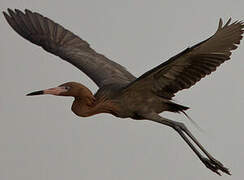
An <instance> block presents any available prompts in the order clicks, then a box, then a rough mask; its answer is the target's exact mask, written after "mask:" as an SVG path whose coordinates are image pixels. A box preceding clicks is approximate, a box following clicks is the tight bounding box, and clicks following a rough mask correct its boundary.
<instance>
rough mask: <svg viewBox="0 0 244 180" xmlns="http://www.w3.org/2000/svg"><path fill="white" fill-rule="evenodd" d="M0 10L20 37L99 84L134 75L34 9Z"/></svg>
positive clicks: (100, 85) (127, 80) (130, 79)
mask: <svg viewBox="0 0 244 180" xmlns="http://www.w3.org/2000/svg"><path fill="white" fill-rule="evenodd" d="M8 13H9V15H8V14H7V13H6V12H3V14H4V16H5V18H6V20H7V22H8V23H9V25H10V26H11V27H12V28H13V29H14V30H15V31H16V32H17V33H18V34H19V35H21V36H22V37H23V38H25V39H27V40H29V41H30V42H32V43H34V44H36V45H38V46H41V47H42V48H43V49H45V50H46V51H48V52H50V53H53V54H55V55H57V56H59V57H61V58H62V59H64V60H66V61H67V62H69V63H71V64H73V65H74V66H76V67H77V68H79V69H80V70H81V71H83V72H84V73H85V74H86V75H88V76H89V77H90V78H91V79H92V80H93V81H94V82H95V83H96V84H97V85H98V86H99V87H102V86H104V85H106V84H110V83H113V82H118V83H123V82H130V81H132V80H134V79H135V77H134V76H133V75H132V74H131V73H129V72H128V71H127V70H126V69H125V68H124V67H123V66H121V65H119V64H117V63H115V62H114V61H111V60H109V59H108V58H106V57H105V56H103V55H102V54H99V53H97V52H95V51H94V50H93V49H92V48H91V47H90V46H89V44H88V43H87V42H86V41H84V40H82V39H81V38H79V37H78V36H76V35H75V34H73V33H72V32H70V31H69V30H67V29H65V28H64V27H62V26H61V25H59V24H57V23H55V22H53V21H52V20H50V19H48V18H47V17H44V16H42V15H40V14H38V13H36V12H31V11H30V10H25V13H23V12H21V11H20V10H17V9H16V10H15V11H12V10H11V9H8Z"/></svg>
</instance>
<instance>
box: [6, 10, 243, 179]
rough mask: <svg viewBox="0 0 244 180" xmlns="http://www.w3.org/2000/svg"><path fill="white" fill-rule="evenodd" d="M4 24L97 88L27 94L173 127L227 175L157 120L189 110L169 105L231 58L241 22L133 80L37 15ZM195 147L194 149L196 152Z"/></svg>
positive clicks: (19, 15)
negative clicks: (71, 99) (70, 99)
mask: <svg viewBox="0 0 244 180" xmlns="http://www.w3.org/2000/svg"><path fill="white" fill-rule="evenodd" d="M3 14H4V16H5V18H6V20H7V22H8V23H9V25H10V26H11V27H12V28H13V29H14V30H15V31H16V32H17V33H18V34H19V35H20V36H22V37H23V38H25V39H27V40H28V41H30V42H32V43H34V44H36V45H38V46H41V47H42V48H43V49H44V50H46V51H48V52H50V53H53V54H55V55H57V56H59V57H60V58H61V59H63V60H65V61H67V62H69V63H71V64H73V65H74V66H75V67H77V68H78V69H80V70H81V71H82V72H84V73H85V74H86V75H87V76H89V77H90V78H91V79H92V80H93V81H94V82H95V83H96V85H97V86H98V87H99V89H98V91H97V92H96V93H95V94H93V93H92V92H91V91H90V90H89V89H88V88H87V87H86V86H84V85H82V84H80V83H77V82H67V83H64V84H61V85H59V86H57V87H55V88H50V89H46V90H41V91H35V92H32V93H29V94H27V95H28V96H33V95H41V94H52V95H56V96H72V97H74V102H73V104H72V108H71V109H72V111H73V112H74V113H75V114H76V115H78V116H81V117H87V116H92V115H95V114H98V113H110V114H113V115H114V116H116V117H120V118H131V119H135V120H150V121H154V122H157V123H161V124H164V125H166V126H169V127H171V128H173V129H174V130H175V131H177V133H178V134H179V135H180V136H181V137H182V138H183V140H184V141H185V142H186V143H187V144H188V145H189V147H190V148H191V149H192V150H193V152H194V153H195V154H196V155H197V157H198V158H199V159H200V160H201V162H202V163H203V164H204V165H205V166H206V167H207V168H209V169H210V170H212V171H213V172H215V173H217V174H219V175H221V171H222V172H223V173H226V174H229V175H231V174H230V171H229V169H227V168H226V167H225V166H224V165H223V164H222V163H221V162H219V161H218V160H216V159H215V158H214V157H213V156H212V155H211V154H210V153H208V152H207V150H206V149H205V148H204V147H203V146H202V145H201V144H200V143H199V142H198V140H197V139H196V138H195V137H194V136H193V135H192V133H191V132H190V131H189V130H188V128H187V127H186V126H185V125H184V124H183V123H181V122H177V121H173V120H170V119H167V118H164V117H162V116H160V115H159V114H160V113H162V112H164V111H170V112H178V113H179V112H182V113H185V111H186V110H187V109H189V107H186V106H183V105H180V104H176V103H175V102H173V101H172V98H173V97H174V96H175V94H176V93H177V92H178V91H180V90H183V89H187V88H190V87H191V86H193V85H194V84H195V83H196V82H198V81H200V80H201V79H202V78H203V77H205V76H206V75H208V74H210V73H211V72H213V71H215V70H216V68H217V67H218V66H220V65H221V64H222V63H223V62H225V61H227V60H229V59H230V56H231V51H232V50H234V49H236V48H237V45H238V44H240V40H241V39H242V34H243V32H244V23H243V22H242V21H235V22H231V18H230V19H229V20H228V21H227V22H226V24H224V25H223V21H222V19H220V20H219V25H218V28H217V31H216V32H215V34H214V35H212V36H211V37H210V38H208V39H207V40H204V41H202V42H200V43H198V44H196V45H194V46H192V47H189V48H186V49H185V50H184V51H182V52H180V53H179V54H177V55H176V56H174V57H172V58H170V59H169V60H168V61H166V62H163V63H162V64H160V65H158V66H157V67H155V68H153V69H151V70H150V71H148V72H146V73H144V74H143V75H142V76H140V77H138V78H136V77H135V76H134V75H133V74H131V73H130V72H128V71H127V70H126V68H125V67H123V66H122V65H120V64H118V63H116V62H114V61H112V60H110V59H108V58H106V57H105V56H104V55H102V54H99V53H97V52H96V51H95V50H93V49H92V48H91V47H90V45H89V44H88V43H87V42H86V41H84V40H83V39H81V38H80V37H78V36H77V35H75V34H74V33H72V32H71V31H69V30H67V29H65V28H64V27H63V26H61V25H59V24H57V23H55V22H54V21H52V20H51V19H49V18H47V17H44V16H42V15H41V14H39V13H37V12H32V11H30V10H27V9H26V10H25V12H22V11H20V10H18V9H15V10H14V11H13V10H11V9H8V12H3ZM196 146H197V147H198V148H199V149H198V148H196Z"/></svg>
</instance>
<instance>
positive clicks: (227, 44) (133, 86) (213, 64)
mask: <svg viewBox="0 0 244 180" xmlns="http://www.w3.org/2000/svg"><path fill="white" fill-rule="evenodd" d="M230 21H231V19H229V20H228V22H227V23H226V24H225V25H224V26H223V23H222V20H221V19H220V21H219V26H218V29H217V31H216V33H215V34H214V35H213V36H212V37H210V38H209V39H207V40H205V41H203V42H201V43H199V44H197V45H195V46H193V47H191V48H187V49H186V50H184V51H182V52H181V53H179V54H178V55H176V56H174V57H172V58H170V59H169V60H168V61H166V62H164V63H162V64H160V65H159V66H157V67H155V68H154V69H152V70H150V71H148V72H146V73H145V74H143V75H142V76H140V77H139V78H137V79H136V80H135V81H133V82H131V83H130V84H129V85H128V86H127V87H126V89H125V91H127V92H131V91H134V92H135V91H137V92H141V93H143V92H145V91H151V92H153V93H155V94H156V95H158V96H161V97H164V98H167V99H171V98H172V97H173V96H174V94H175V93H177V92H178V91H180V90H182V89H187V88H190V87H191V86H193V85H194V84H195V83H196V82H198V81H200V79H202V78H203V77H205V76H206V75H208V74H210V73H211V72H213V71H215V70H216V68H217V67H218V66H219V65H220V64H222V63H223V62H225V61H226V60H228V59H230V55H231V50H234V49H236V48H237V44H240V40H241V39H242V33H243V28H244V24H243V22H241V21H235V22H233V23H231V24H230Z"/></svg>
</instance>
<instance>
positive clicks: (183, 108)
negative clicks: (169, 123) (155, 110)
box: [167, 102, 204, 132]
mask: <svg viewBox="0 0 244 180" xmlns="http://www.w3.org/2000/svg"><path fill="white" fill-rule="evenodd" d="M167 104H168V107H169V110H168V111H170V112H177V113H183V114H184V115H185V116H186V117H187V119H189V120H190V122H191V123H192V124H193V125H194V126H195V127H196V128H197V129H198V130H199V131H201V132H204V130H203V129H202V128H201V127H200V126H199V125H198V124H197V123H196V122H195V121H194V120H193V119H192V118H191V117H190V116H189V115H188V114H187V113H186V112H185V111H186V110H188V109H190V108H189V107H187V106H183V105H180V104H176V103H173V102H169V103H167Z"/></svg>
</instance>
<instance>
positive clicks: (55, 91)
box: [26, 86, 67, 96]
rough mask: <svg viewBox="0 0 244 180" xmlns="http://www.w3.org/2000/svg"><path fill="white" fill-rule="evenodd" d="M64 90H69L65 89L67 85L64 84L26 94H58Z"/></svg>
mask: <svg viewBox="0 0 244 180" xmlns="http://www.w3.org/2000/svg"><path fill="white" fill-rule="evenodd" d="M64 92H67V89H65V87H63V86H59V87H55V88H50V89H45V90H41V91H34V92H32V93H29V94H26V96H35V95H43V94H52V95H56V96H58V95H60V94H61V93H64Z"/></svg>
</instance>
